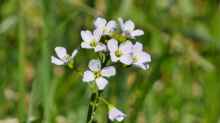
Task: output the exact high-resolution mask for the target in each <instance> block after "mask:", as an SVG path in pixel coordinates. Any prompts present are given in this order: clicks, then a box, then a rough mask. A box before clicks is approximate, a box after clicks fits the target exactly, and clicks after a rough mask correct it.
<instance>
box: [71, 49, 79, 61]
mask: <svg viewBox="0 0 220 123" xmlns="http://www.w3.org/2000/svg"><path fill="white" fill-rule="evenodd" d="M78 52H79V50H78V49H75V50H74V51H73V53H72V55H71V58H72V59H73V58H74V57H75V56H76V54H77V53H78Z"/></svg>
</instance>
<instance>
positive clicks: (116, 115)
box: [108, 107, 126, 122]
mask: <svg viewBox="0 0 220 123" xmlns="http://www.w3.org/2000/svg"><path fill="white" fill-rule="evenodd" d="M108 117H109V119H110V120H111V121H118V122H121V121H123V120H124V118H125V117H126V115H125V114H124V113H123V112H121V111H120V110H118V109H117V108H115V107H110V109H109V112H108Z"/></svg>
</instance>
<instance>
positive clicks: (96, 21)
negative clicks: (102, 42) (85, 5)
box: [94, 17, 107, 28]
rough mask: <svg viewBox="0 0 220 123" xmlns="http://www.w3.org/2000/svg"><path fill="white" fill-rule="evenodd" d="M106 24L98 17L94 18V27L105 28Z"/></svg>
mask: <svg viewBox="0 0 220 123" xmlns="http://www.w3.org/2000/svg"><path fill="white" fill-rule="evenodd" d="M106 23H107V21H106V20H105V19H104V18H102V17H98V18H96V20H95V22H94V25H95V27H96V28H102V27H104V26H105V24H106Z"/></svg>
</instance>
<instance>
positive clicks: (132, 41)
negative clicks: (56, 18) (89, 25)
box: [51, 17, 151, 121]
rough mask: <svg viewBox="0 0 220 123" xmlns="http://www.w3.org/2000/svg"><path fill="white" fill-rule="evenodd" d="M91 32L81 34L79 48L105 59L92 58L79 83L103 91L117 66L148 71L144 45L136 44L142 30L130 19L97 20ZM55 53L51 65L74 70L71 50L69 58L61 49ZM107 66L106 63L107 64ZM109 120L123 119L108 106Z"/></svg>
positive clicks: (122, 115) (75, 52) (113, 108)
mask: <svg viewBox="0 0 220 123" xmlns="http://www.w3.org/2000/svg"><path fill="white" fill-rule="evenodd" d="M94 27H95V29H94V30H93V31H90V30H83V31H81V38H82V40H83V41H82V42H81V48H82V49H89V50H93V51H94V52H95V53H99V54H100V53H101V54H103V55H104V57H105V59H104V60H103V59H92V60H90V61H89V64H88V69H87V70H86V71H84V72H83V78H82V81H83V82H86V83H89V84H95V85H96V88H97V89H98V90H104V89H105V88H106V86H107V85H108V80H107V79H108V78H109V77H112V76H115V75H116V68H115V67H114V65H115V64H116V63H119V64H123V65H124V66H136V67H138V68H141V69H144V70H147V69H148V68H149V62H150V61H151V56H150V55H149V54H148V53H147V52H145V51H144V49H143V44H142V43H140V42H137V41H136V38H137V37H138V36H141V35H144V31H143V30H141V29H136V28H135V24H134V23H133V22H132V21H131V20H127V21H124V20H123V19H122V18H119V19H118V21H115V20H110V21H107V20H106V19H104V18H101V17H98V18H97V19H96V20H95V21H94ZM55 52H56V54H57V56H58V58H56V57H54V56H52V57H51V62H52V63H54V64H56V65H68V66H71V67H73V63H74V62H73V61H74V60H73V59H74V57H75V56H76V54H77V53H78V49H77V50H74V51H73V53H72V55H68V54H67V51H66V49H65V48H63V47H56V48H55ZM106 63H109V64H108V65H107V64H106ZM109 107H110V108H109V119H110V120H112V121H115V120H116V121H122V120H123V119H124V117H125V116H126V115H125V114H124V113H122V112H121V111H119V110H118V109H116V108H115V107H113V106H112V105H111V106H109Z"/></svg>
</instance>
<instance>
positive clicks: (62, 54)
mask: <svg viewBox="0 0 220 123" xmlns="http://www.w3.org/2000/svg"><path fill="white" fill-rule="evenodd" d="M55 52H56V55H57V57H55V56H51V62H52V63H53V64H56V65H65V64H67V63H68V62H70V61H71V60H73V59H74V57H75V56H76V54H77V53H78V49H75V50H74V51H73V53H72V54H71V56H70V55H68V54H67V51H66V48H64V47H56V48H55Z"/></svg>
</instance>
